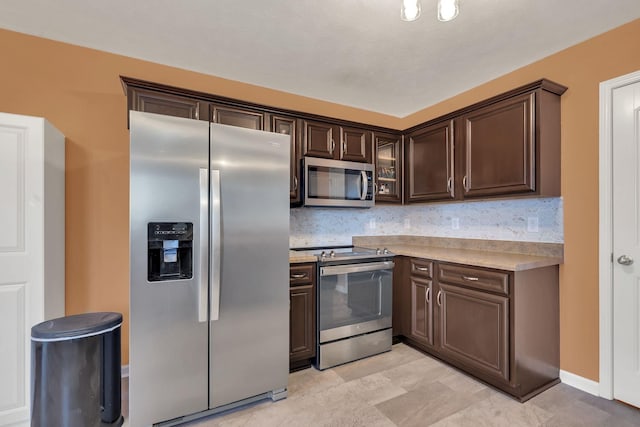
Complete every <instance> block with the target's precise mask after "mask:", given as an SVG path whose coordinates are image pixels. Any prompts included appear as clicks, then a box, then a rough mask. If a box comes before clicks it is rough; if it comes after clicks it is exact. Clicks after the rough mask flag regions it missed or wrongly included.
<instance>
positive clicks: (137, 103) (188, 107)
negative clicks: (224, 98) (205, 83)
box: [127, 86, 209, 120]
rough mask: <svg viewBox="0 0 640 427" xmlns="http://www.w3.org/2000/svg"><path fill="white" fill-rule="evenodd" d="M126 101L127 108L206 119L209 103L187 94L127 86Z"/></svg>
mask: <svg viewBox="0 0 640 427" xmlns="http://www.w3.org/2000/svg"><path fill="white" fill-rule="evenodd" d="M127 102H128V104H129V105H128V107H129V110H134V111H144V112H147V113H155V114H164V115H165V116H174V117H183V118H186V119H195V120H199V119H200V120H208V110H209V103H208V102H206V101H202V100H199V99H194V98H190V97H187V96H180V95H175V94H170V93H162V92H157V91H154V90H148V89H143V88H137V87H133V86H128V87H127Z"/></svg>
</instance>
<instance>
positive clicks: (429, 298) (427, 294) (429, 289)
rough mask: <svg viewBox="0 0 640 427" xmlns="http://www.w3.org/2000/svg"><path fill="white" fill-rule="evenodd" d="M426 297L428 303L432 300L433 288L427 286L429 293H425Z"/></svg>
mask: <svg viewBox="0 0 640 427" xmlns="http://www.w3.org/2000/svg"><path fill="white" fill-rule="evenodd" d="M425 299H426V300H427V304H429V303H430V302H431V288H427V293H426V294H425Z"/></svg>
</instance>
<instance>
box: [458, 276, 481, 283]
mask: <svg viewBox="0 0 640 427" xmlns="http://www.w3.org/2000/svg"><path fill="white" fill-rule="evenodd" d="M462 278H463V279H464V280H468V281H469V282H477V281H478V280H480V279H478V278H477V277H473V276H462Z"/></svg>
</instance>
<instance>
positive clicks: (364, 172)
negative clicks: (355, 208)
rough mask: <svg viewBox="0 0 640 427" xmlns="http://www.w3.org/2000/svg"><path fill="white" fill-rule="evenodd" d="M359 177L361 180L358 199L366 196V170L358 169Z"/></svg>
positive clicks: (363, 198)
mask: <svg viewBox="0 0 640 427" xmlns="http://www.w3.org/2000/svg"><path fill="white" fill-rule="evenodd" d="M360 178H361V180H362V190H361V191H360V200H365V199H366V198H367V190H368V189H369V188H368V187H369V186H368V185H367V182H368V181H367V172H366V171H360Z"/></svg>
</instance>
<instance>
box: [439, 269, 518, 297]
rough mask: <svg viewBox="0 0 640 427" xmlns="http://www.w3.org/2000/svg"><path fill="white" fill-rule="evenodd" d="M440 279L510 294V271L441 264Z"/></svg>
mask: <svg viewBox="0 0 640 427" xmlns="http://www.w3.org/2000/svg"><path fill="white" fill-rule="evenodd" d="M438 281H440V282H444V283H453V284H456V285H462V286H467V287H469V288H475V289H480V290H484V291H490V292H496V293H499V294H502V295H508V294H509V273H507V272H504V271H497V270H485V269H481V268H477V267H467V266H461V265H453V264H440V265H439V268H438Z"/></svg>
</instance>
